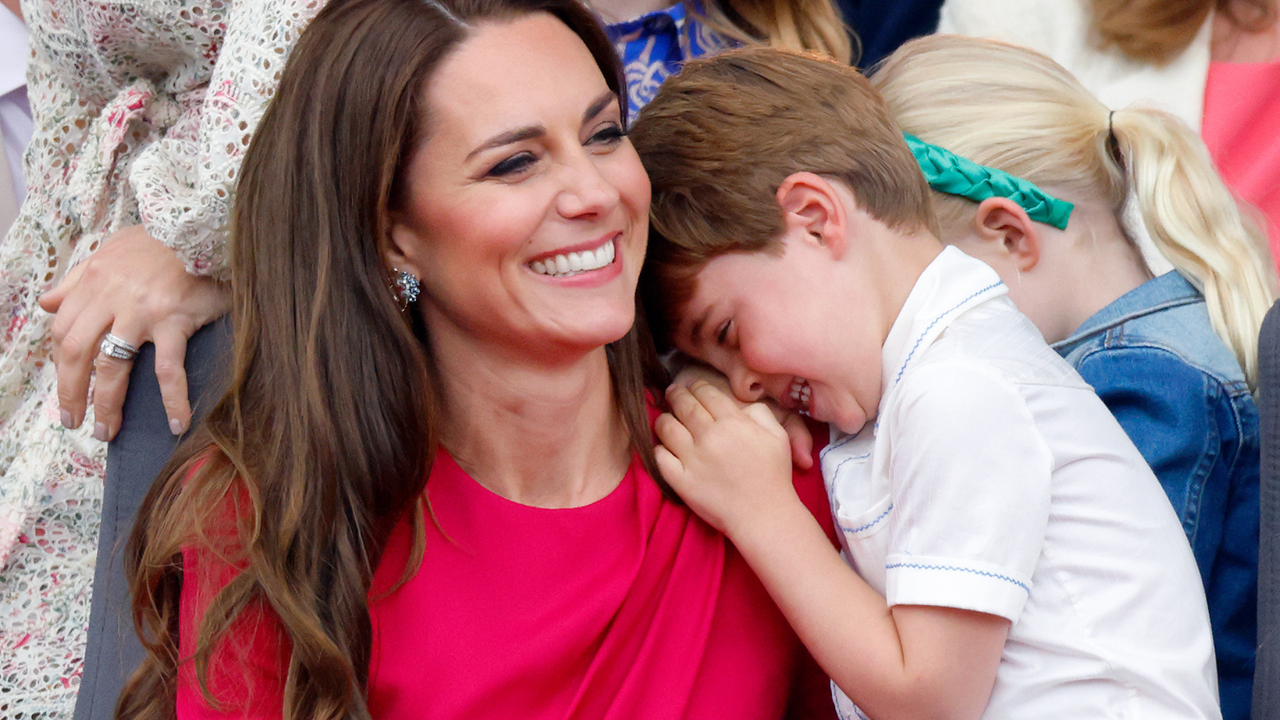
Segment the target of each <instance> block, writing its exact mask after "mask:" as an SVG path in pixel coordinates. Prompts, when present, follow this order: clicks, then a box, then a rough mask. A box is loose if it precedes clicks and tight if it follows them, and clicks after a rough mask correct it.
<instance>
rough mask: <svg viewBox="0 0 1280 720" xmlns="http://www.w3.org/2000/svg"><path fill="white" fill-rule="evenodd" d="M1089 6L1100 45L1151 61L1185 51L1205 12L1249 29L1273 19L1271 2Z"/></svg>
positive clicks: (1128, 0)
mask: <svg viewBox="0 0 1280 720" xmlns="http://www.w3.org/2000/svg"><path fill="white" fill-rule="evenodd" d="M1089 9H1090V11H1091V16H1092V22H1093V31H1094V33H1096V34H1097V39H1098V41H1099V43H1100V44H1101V45H1102V47H1104V48H1109V47H1114V48H1117V49H1119V50H1120V52H1122V53H1124V54H1125V55H1127V56H1129V57H1131V58H1133V59H1135V60H1140V61H1142V62H1153V63H1164V62H1167V61H1169V60H1172V59H1173V58H1174V57H1176V56H1177V55H1178V53H1181V52H1182V51H1183V50H1185V49H1186V48H1187V46H1188V45H1190V44H1191V41H1192V40H1194V39H1195V37H1196V33H1198V32H1199V31H1200V27H1201V26H1202V25H1204V22H1205V20H1206V19H1208V17H1209V11H1210V10H1214V11H1216V12H1219V13H1223V14H1225V15H1227V17H1228V18H1230V20H1231V22H1232V23H1234V24H1235V25H1236V26H1238V27H1239V28H1241V29H1242V30H1246V31H1249V32H1259V31H1262V30H1265V29H1266V28H1268V27H1270V26H1271V23H1273V22H1276V0H1089Z"/></svg>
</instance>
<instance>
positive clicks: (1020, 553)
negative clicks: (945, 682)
mask: <svg viewBox="0 0 1280 720" xmlns="http://www.w3.org/2000/svg"><path fill="white" fill-rule="evenodd" d="M899 392H901V393H902V395H901V396H900V398H899V401H898V402H896V403H895V404H894V406H893V408H892V418H891V422H892V428H891V429H890V430H889V432H890V433H891V434H892V435H891V437H892V458H891V459H890V461H889V462H890V463H891V467H890V472H891V474H892V477H893V496H894V506H895V514H896V521H895V523H894V525H893V529H892V530H891V532H892V535H891V536H890V538H889V542H888V555H887V557H886V563H885V567H886V586H885V594H886V600H887V601H888V603H889V604H890V605H934V606H944V607H955V608H961V609H965V610H974V611H977V612H983V613H989V614H992V615H998V616H1000V617H1003V618H1006V619H1008V620H1009V621H1010V622H1015V621H1017V619H1018V617H1019V615H1020V613H1021V612H1022V608H1023V606H1024V605H1025V604H1026V601H1027V597H1028V595H1029V593H1030V590H1031V576H1032V574H1033V572H1034V570H1035V566H1036V563H1037V561H1038V559H1039V556H1040V551H1041V548H1042V547H1043V545H1044V538H1045V532H1046V530H1047V527H1048V517H1049V500H1050V477H1051V473H1052V468H1053V460H1052V456H1051V454H1050V452H1049V449H1048V447H1047V445H1046V444H1045V442H1044V441H1043V439H1042V438H1041V437H1040V434H1039V431H1038V430H1037V427H1036V423H1035V420H1034V418H1033V417H1032V415H1031V412H1030V410H1029V409H1028V407H1027V404H1026V400H1025V399H1024V397H1023V395H1022V393H1021V392H1020V390H1019V388H1018V386H1016V385H1014V384H1013V383H1011V382H1009V381H1008V380H1006V379H1005V378H1003V377H1002V376H1000V375H999V374H998V373H997V372H996V371H995V370H993V369H991V368H989V367H987V366H985V365H981V364H978V363H970V362H967V361H963V360H955V361H949V362H945V363H935V364H932V365H925V366H922V367H920V368H918V369H917V370H916V371H914V372H913V373H912V374H911V375H910V376H908V378H906V379H904V381H903V385H902V387H901V389H900V391H899Z"/></svg>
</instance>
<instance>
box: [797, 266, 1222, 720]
mask: <svg viewBox="0 0 1280 720" xmlns="http://www.w3.org/2000/svg"><path fill="white" fill-rule="evenodd" d="M882 361H883V363H884V366H883V394H882V397H881V400H880V407H879V412H878V415H877V418H876V421H875V425H874V427H872V426H868V427H866V428H863V430H862V431H861V432H860V433H858V434H856V435H843V434H841V433H840V432H839V431H838V430H837V429H835V428H834V427H832V431H831V432H832V443H831V445H829V446H828V447H827V448H826V450H825V451H824V452H823V454H822V474H823V477H824V478H825V479H826V485H827V493H828V496H829V497H830V500H831V508H832V513H833V515H834V517H835V521H836V524H837V526H838V527H839V528H840V530H841V535H842V543H843V545H844V551H845V555H846V557H847V559H848V560H849V562H850V564H851V565H852V566H853V567H854V569H855V570H856V571H857V572H858V574H859V575H861V576H862V577H863V579H865V580H866V581H867V582H868V583H869V584H870V585H871V586H872V587H874V588H875V589H876V590H878V591H879V592H880V593H881V594H883V595H884V596H885V598H886V600H887V601H888V603H889V605H891V606H892V605H934V606H943V607H955V608H963V609H967V610H976V611H979V612H984V613H990V614H992V615H999V616H1000V617H1003V618H1007V619H1008V620H1009V621H1010V622H1012V623H1013V624H1012V627H1011V628H1010V630H1009V638H1008V641H1007V642H1006V643H1005V647H1004V654H1003V655H1002V657H1001V659H1000V666H999V669H998V671H997V674H996V683H995V688H994V689H993V690H992V692H991V700H990V702H989V703H988V705H987V710H986V712H985V713H984V715H983V717H984V718H992V719H996V718H999V719H1001V720H1014V719H1016V718H1029V719H1031V718H1034V719H1035V720H1045V719H1046V718H1070V719H1071V720H1079V719H1080V718H1090V719H1091V720H1093V719H1098V718H1143V719H1145V720H1152V719H1155V718H1220V717H1221V713H1220V711H1219V709H1218V693H1217V677H1216V671H1215V667H1214V658H1213V638H1212V635H1211V631H1210V628H1209V615H1208V611H1207V609H1206V607H1205V600H1204V590H1203V588H1202V586H1201V584H1200V574H1199V571H1198V570H1197V569H1196V564H1195V559H1194V558H1193V557H1192V554H1191V548H1190V547H1189V546H1188V544H1187V538H1186V535H1185V534H1184V533H1183V531H1182V527H1181V526H1180V525H1179V523H1178V519H1177V516H1176V515H1175V514H1174V512H1173V509H1172V508H1171V507H1170V505H1169V501H1168V499H1167V498H1166V497H1165V494H1164V491H1163V490H1161V488H1160V485H1159V483H1158V482H1157V481H1156V478H1155V476H1154V475H1152V473H1151V470H1150V468H1149V467H1148V466H1147V464H1146V462H1145V461H1144V460H1143V459H1142V456H1141V455H1140V454H1139V453H1138V451H1137V449H1136V448H1135V447H1134V446H1133V443H1132V442H1130V441H1129V438H1128V436H1127V435H1125V433H1124V430H1122V429H1121V427H1120V425H1119V424H1118V423H1117V422H1116V421H1115V419H1114V418H1113V417H1112V416H1111V413H1110V412H1109V411H1108V410H1107V408H1106V406H1104V405H1103V404H1102V401H1100V400H1099V399H1098V397H1097V395H1095V394H1094V392H1093V390H1092V389H1091V388H1090V387H1089V385H1087V384H1086V383H1085V382H1084V381H1083V380H1082V379H1081V378H1080V376H1079V375H1077V374H1076V372H1075V371H1074V370H1072V369H1071V367H1070V366H1068V365H1067V364H1066V362H1064V361H1063V360H1062V359H1061V358H1060V357H1058V355H1057V353H1055V352H1054V351H1053V350H1051V349H1050V348H1049V347H1048V346H1047V345H1045V343H1044V340H1043V339H1042V337H1041V335H1040V333H1039V331H1038V330H1036V328H1035V326H1033V325H1032V324H1031V322H1030V321H1029V320H1027V319H1026V318H1025V317H1024V316H1023V315H1022V314H1020V313H1019V312H1018V311H1017V310H1016V309H1015V308H1014V306H1013V303H1012V302H1010V301H1009V299H1008V298H1007V297H1006V288H1005V286H1004V284H1003V283H1001V282H1000V279H999V277H998V276H997V275H996V274H995V272H994V271H992V270H991V268H989V267H988V266H987V265H985V264H984V263H982V262H981V261H979V260H975V259H973V258H971V257H969V256H968V255H965V254H964V253H963V252H961V251H960V250H957V249H955V248H953V247H949V248H947V249H946V250H944V251H943V252H942V254H941V255H939V256H938V258H937V259H936V260H934V261H933V263H931V264H930V265H929V267H928V268H927V269H926V270H925V271H924V273H923V274H922V275H921V276H920V279H919V281H917V283H916V285H915V287H914V289H912V291H911V295H910V296H909V297H908V298H907V301H906V304H905V305H904V307H903V308H902V312H901V313H900V314H899V315H898V319H897V320H896V321H895V322H894V325H893V328H892V329H891V331H890V333H889V337H888V339H887V340H886V341H885V346H884V351H883V355H882ZM833 693H834V695H835V698H836V707H837V710H838V711H839V713H840V715H841V717H843V718H846V719H852V718H862V717H865V716H864V715H863V714H862V713H861V712H860V711H859V710H858V709H857V708H856V707H855V706H854V705H853V703H852V702H850V701H849V699H848V698H847V697H846V696H845V695H844V694H843V693H842V692H840V690H839V689H838V688H835V687H834V686H833Z"/></svg>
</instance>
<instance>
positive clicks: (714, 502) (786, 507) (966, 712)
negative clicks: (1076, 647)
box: [656, 384, 1010, 720]
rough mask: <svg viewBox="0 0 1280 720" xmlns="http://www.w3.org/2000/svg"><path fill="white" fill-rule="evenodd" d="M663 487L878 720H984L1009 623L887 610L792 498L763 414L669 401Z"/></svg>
mask: <svg viewBox="0 0 1280 720" xmlns="http://www.w3.org/2000/svg"><path fill="white" fill-rule="evenodd" d="M668 397H669V399H670V401H671V404H672V409H673V411H674V413H675V416H672V415H664V416H662V417H660V418H659V419H658V423H657V425H656V429H657V432H658V436H659V438H660V439H661V440H662V442H663V447H660V448H659V450H658V463H659V467H660V468H661V470H662V473H663V476H664V477H665V478H666V479H667V481H668V482H669V483H670V484H671V485H672V487H673V488H675V490H676V491H677V492H679V493H680V495H681V496H682V497H683V498H684V499H685V501H686V502H688V503H689V505H690V506H691V507H692V508H694V510H695V511H697V512H698V513H699V514H700V515H702V516H703V517H704V518H705V519H706V520H707V521H708V522H710V523H711V524H712V525H714V526H716V527H717V528H719V529H720V530H722V531H723V532H725V534H726V535H728V536H729V538H730V539H731V540H732V541H733V543H734V545H735V546H737V548H738V549H739V551H741V552H742V554H743V556H744V557H745V558H746V559H747V561H748V562H749V563H750V564H751V566H752V568H753V569H754V570H755V571H756V574H757V575H759V577H760V579H761V581H762V582H763V583H764V585H765V587H766V588H768V590H769V592H770V594H771V595H772V596H773V598H774V600H775V602H777V604H778V607H779V608H780V609H781V610H782V612H783V613H784V614H785V615H786V616H787V619H788V620H789V621H790V622H791V624H792V626H793V627H794V628H795V630H796V633H797V634H798V635H799V636H800V638H801V639H802V640H803V641H804V642H805V644H806V645H807V646H808V648H809V650H810V652H812V653H813V656H814V658H815V659H817V661H818V662H819V663H820V664H821V665H822V667H823V669H825V670H826V671H827V672H828V674H830V675H831V677H832V679H833V680H834V681H835V682H836V684H837V685H838V686H840V688H841V689H842V690H844V691H845V694H847V695H848V696H849V697H850V699H852V700H853V701H854V702H855V703H857V704H858V706H859V707H860V708H861V709H862V710H863V711H865V712H867V713H868V714H869V715H870V717H872V718H874V719H875V720H892V719H893V718H926V717H927V718H932V717H947V718H977V717H979V716H981V714H982V711H983V709H984V708H985V707H986V703H987V699H988V698H989V696H990V693H991V688H992V686H993V684H994V681H995V675H996V668H997V666H998V665H999V662H1000V655H1001V651H1002V649H1003V647H1004V641H1005V638H1006V636H1007V634H1008V630H1009V626H1010V624H1009V621H1008V620H1006V619H1004V618H1002V617H998V616H995V615H988V614H985V613H978V612H970V611H966V610H957V609H954V608H945V607H926V606H906V605H902V606H897V607H894V608H892V609H890V608H889V607H887V605H886V603H885V599H884V598H882V597H881V596H880V595H879V594H878V593H877V592H876V591H875V590H874V589H872V588H871V587H870V586H868V585H867V584H866V583H865V582H864V581H863V580H862V579H861V578H859V577H858V576H857V574H856V573H854V572H853V570H852V569H851V568H850V567H849V566H848V565H847V564H846V563H845V562H844V561H843V560H842V559H841V558H840V556H839V554H838V553H837V552H836V550H835V549H834V548H833V547H832V546H831V543H830V541H829V540H828V538H827V537H826V535H825V533H824V532H823V531H822V529H821V528H820V527H819V525H818V523H817V522H816V521H815V520H814V519H813V516H812V515H811V514H810V513H809V511H808V510H807V509H806V508H805V507H804V505H803V504H802V503H801V502H800V501H799V499H798V497H797V496H796V494H795V492H794V490H793V489H792V487H791V483H790V478H791V469H790V462H789V458H788V452H787V447H786V435H785V433H784V432H783V430H782V428H781V427H780V426H778V424H777V422H776V420H774V419H773V417H772V415H771V414H769V412H768V411H767V410H766V409H765V408H763V407H759V406H752V407H748V408H746V409H745V410H739V409H738V407H737V406H736V405H735V404H734V403H733V401H731V400H730V399H729V398H728V397H726V396H725V395H724V394H723V393H720V392H719V391H718V390H716V389H715V388H712V387H711V386H709V385H706V384H695V385H694V386H693V388H692V389H691V390H687V389H685V388H683V387H673V388H672V389H671V390H670V391H669V392H668Z"/></svg>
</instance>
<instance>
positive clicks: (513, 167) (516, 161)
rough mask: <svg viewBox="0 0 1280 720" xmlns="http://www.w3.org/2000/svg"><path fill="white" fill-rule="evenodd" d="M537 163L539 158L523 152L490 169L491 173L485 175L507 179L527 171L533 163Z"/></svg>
mask: <svg viewBox="0 0 1280 720" xmlns="http://www.w3.org/2000/svg"><path fill="white" fill-rule="evenodd" d="M535 162H537V158H535V157H534V156H533V153H528V152H522V153H519V154H516V155H512V156H511V157H509V158H507V159H505V160H503V161H502V162H500V163H498V164H497V165H494V166H493V167H491V168H489V172H487V173H485V174H486V175H487V176H489V177H506V176H508V175H515V174H517V173H519V172H521V171H522V170H526V169H528V168H529V166H531V165H533V163H535Z"/></svg>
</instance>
